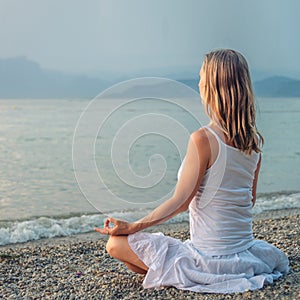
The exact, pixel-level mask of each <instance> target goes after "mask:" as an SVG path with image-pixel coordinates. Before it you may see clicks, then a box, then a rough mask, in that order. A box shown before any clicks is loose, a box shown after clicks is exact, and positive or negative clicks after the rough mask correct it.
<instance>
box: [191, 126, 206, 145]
mask: <svg viewBox="0 0 300 300" xmlns="http://www.w3.org/2000/svg"><path fill="white" fill-rule="evenodd" d="M191 139H192V140H194V141H198V142H208V139H209V137H208V134H207V130H206V129H205V127H201V128H199V129H198V130H196V131H194V132H193V133H192V134H191Z"/></svg>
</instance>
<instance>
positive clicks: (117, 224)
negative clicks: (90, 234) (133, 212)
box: [94, 218, 137, 235]
mask: <svg viewBox="0 0 300 300" xmlns="http://www.w3.org/2000/svg"><path fill="white" fill-rule="evenodd" d="M110 224H112V225H113V226H110ZM94 230H95V231H96V232H99V233H101V234H105V235H128V234H132V233H134V232H136V231H137V230H135V226H134V223H128V222H126V221H121V220H117V219H114V218H108V219H106V220H105V222H104V227H103V228H97V227H96V228H94Z"/></svg>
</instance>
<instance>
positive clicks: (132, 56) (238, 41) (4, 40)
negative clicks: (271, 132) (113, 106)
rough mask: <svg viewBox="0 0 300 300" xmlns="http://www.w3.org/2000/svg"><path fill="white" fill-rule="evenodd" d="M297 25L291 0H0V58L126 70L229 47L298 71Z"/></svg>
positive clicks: (254, 61) (273, 67) (275, 68)
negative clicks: (17, 57)
mask: <svg viewBox="0 0 300 300" xmlns="http://www.w3.org/2000/svg"><path fill="white" fill-rule="evenodd" d="M299 28H300V1H298V0H245V1H241V0H226V1H224V0H205V1H204V0H126V1H125V0H119V1H117V0H107V1H104V0H87V1H82V0H26V1H21V0H0V45H1V46H0V58H7V57H13V56H26V57H27V58H29V59H31V60H34V61H36V62H38V63H39V64H40V65H41V66H42V67H45V68H51V69H57V70H61V71H65V72H75V73H85V74H99V75H103V74H105V73H107V72H110V73H114V72H116V73H117V74H127V73H132V72H139V71H141V70H149V69H156V68H174V69H176V67H186V68H189V69H191V67H195V66H197V67H198V66H199V67H200V66H201V61H202V58H203V55H204V53H205V52H207V51H209V50H211V49H214V48H220V47H229V48H234V49H237V50H240V51H241V52H242V53H243V54H244V55H245V56H246V57H247V59H248V61H249V64H250V66H251V68H252V69H256V70H258V71H266V72H269V73H277V74H282V75H289V76H293V77H297V78H300V33H299ZM151 75H153V74H152V73H151Z"/></svg>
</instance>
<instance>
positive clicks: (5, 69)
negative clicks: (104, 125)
mask: <svg viewBox="0 0 300 300" xmlns="http://www.w3.org/2000/svg"><path fill="white" fill-rule="evenodd" d="M184 76H187V75H186V74H185V75H184ZM168 77H170V78H173V79H174V78H180V72H178V73H175V72H174V74H173V75H168ZM191 77H192V76H191ZM177 80H178V81H180V82H182V83H184V84H186V85H188V86H189V87H191V88H193V89H195V90H196V91H198V78H195V79H190V78H186V79H184V78H183V79H177ZM113 83H114V82H108V81H104V80H101V79H99V78H93V77H88V76H84V75H72V74H65V73H62V72H58V71H52V70H46V69H43V68H41V67H40V65H39V64H38V63H36V62H34V61H31V60H29V59H27V58H26V57H14V58H7V59H0V98H90V97H95V96H96V95H98V94H99V93H100V92H101V91H103V90H104V89H105V88H107V87H109V86H111V85H112V84H113ZM253 85H254V90H255V94H256V96H259V97H300V80H297V79H292V78H288V77H283V76H273V77H269V78H266V79H263V80H260V81H256V82H254V84H253ZM136 88H138V87H136ZM166 88H167V87H166ZM134 92H135V91H132V93H133V94H134ZM178 96H179V95H178ZM181 96H182V95H181Z"/></svg>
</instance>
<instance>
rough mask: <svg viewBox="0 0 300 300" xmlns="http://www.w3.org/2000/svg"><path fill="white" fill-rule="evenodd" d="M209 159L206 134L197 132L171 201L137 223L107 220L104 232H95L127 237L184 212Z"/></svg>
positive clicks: (193, 135) (192, 137)
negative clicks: (111, 225) (125, 235)
mask: <svg viewBox="0 0 300 300" xmlns="http://www.w3.org/2000/svg"><path fill="white" fill-rule="evenodd" d="M210 158H211V149H210V143H209V140H208V137H207V134H206V131H205V130H204V129H200V130H198V131H196V132H194V133H193V134H192V135H191V137H190V140H189V144H188V148H187V153H186V157H185V161H184V164H183V168H182V172H181V176H180V178H179V179H178V182H177V185H176V188H175V192H174V194H173V196H172V197H171V198H169V199H168V200H166V201H165V202H164V203H162V204H161V205H160V206H158V207H157V208H156V209H154V210H153V211H152V212H151V213H150V214H148V215H147V216H146V217H144V218H142V219H141V220H139V221H136V222H134V223H127V222H124V221H120V220H116V219H114V218H109V219H108V220H107V221H106V223H105V225H104V229H103V230H102V229H99V230H96V231H98V232H100V233H109V234H112V235H122V234H131V233H134V232H137V231H140V230H143V229H145V228H147V227H150V226H153V225H157V224H160V223H163V222H165V221H167V220H169V219H170V218H172V217H174V216H175V215H177V214H178V213H180V212H183V211H185V210H187V209H188V206H189V204H190V202H191V200H192V199H193V197H194V196H195V194H196V192H197V189H198V187H199V185H200V184H201V181H202V179H203V176H204V174H205V171H206V169H207V167H208V163H209V161H210ZM109 223H112V224H113V227H110V226H109ZM102 231H103V232H102Z"/></svg>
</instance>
